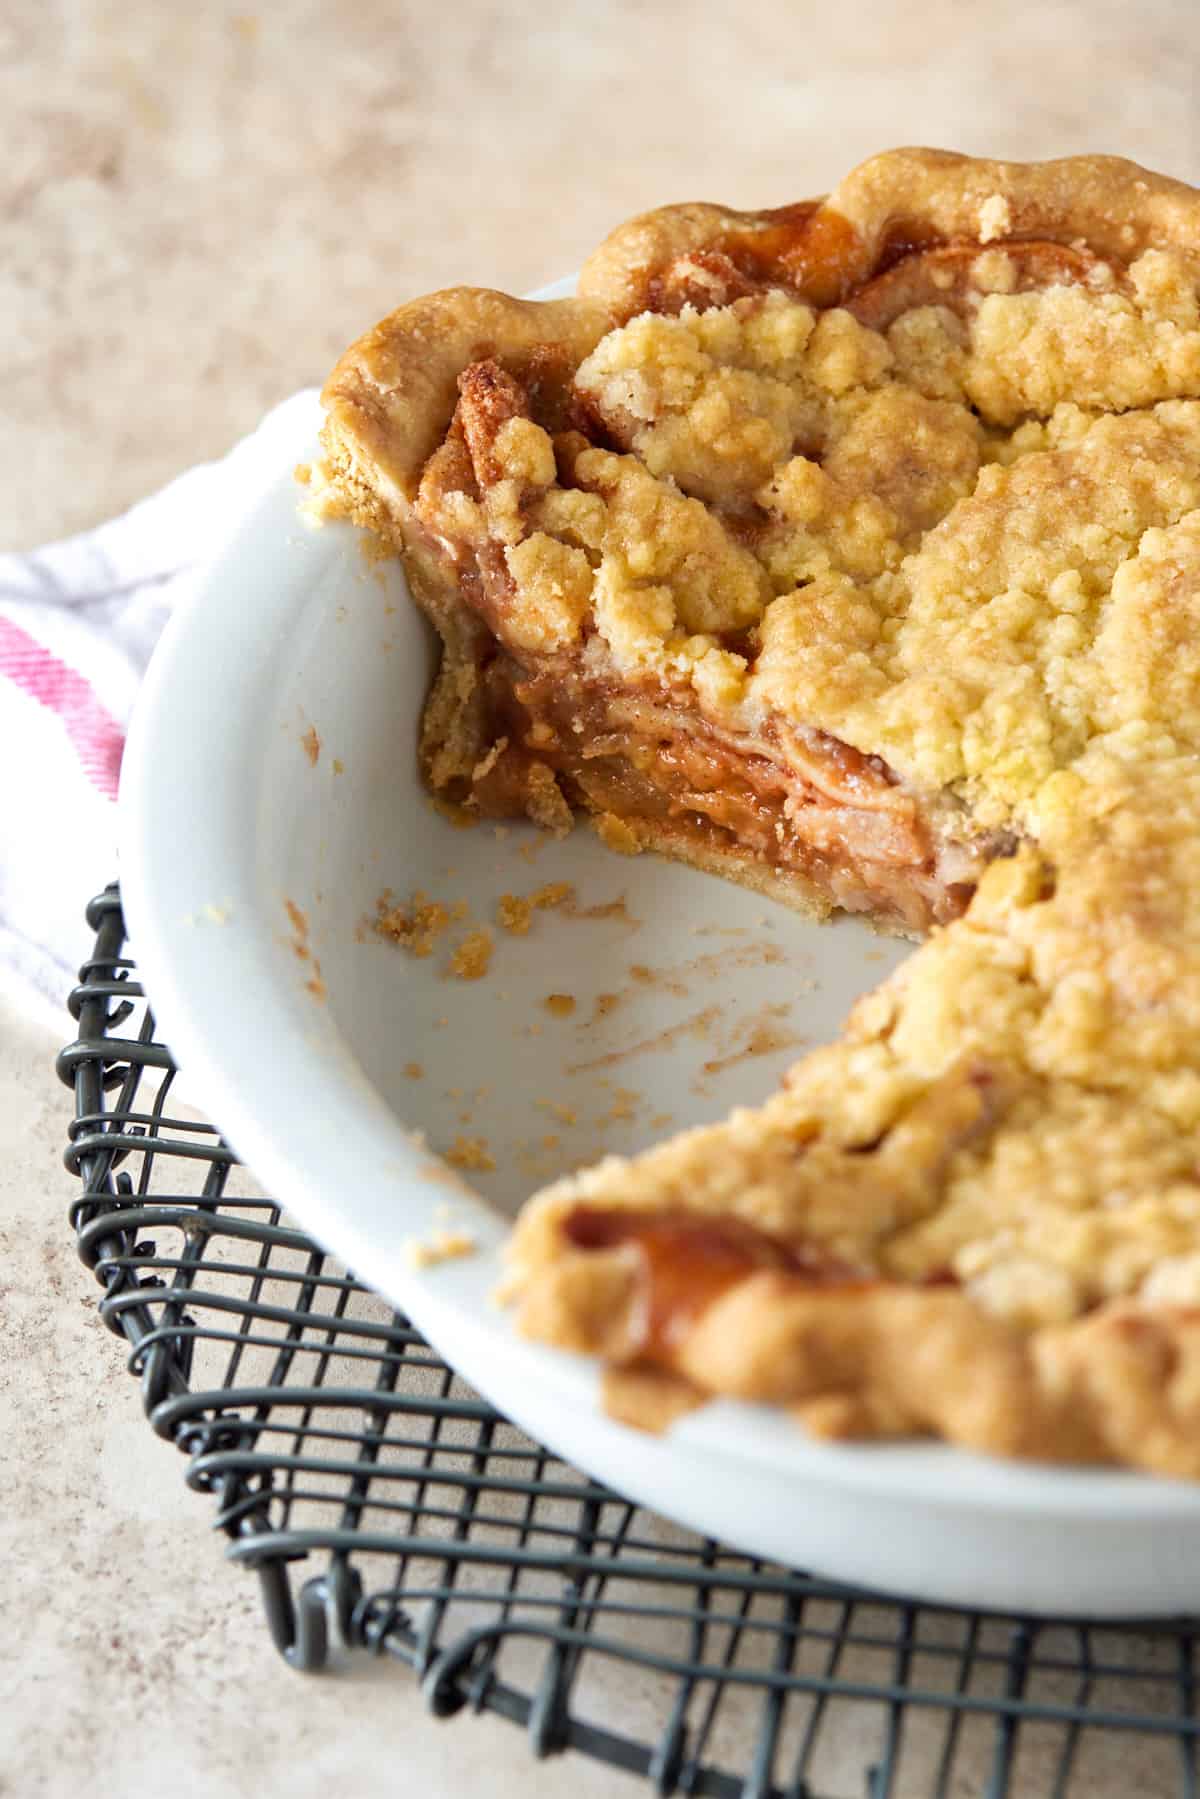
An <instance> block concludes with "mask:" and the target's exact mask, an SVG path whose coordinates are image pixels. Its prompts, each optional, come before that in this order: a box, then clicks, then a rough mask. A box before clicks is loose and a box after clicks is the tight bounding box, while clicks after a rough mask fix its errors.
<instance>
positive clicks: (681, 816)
mask: <svg viewBox="0 0 1200 1799" xmlns="http://www.w3.org/2000/svg"><path fill="white" fill-rule="evenodd" d="M324 403H325V408H326V415H327V416H326V425H325V433H324V443H325V452H326V456H325V462H324V465H323V471H322V479H323V482H324V489H323V492H324V496H325V500H326V503H327V504H329V505H332V506H334V507H336V508H340V509H341V510H343V511H345V512H347V513H348V514H349V515H350V516H352V517H353V518H354V519H356V520H357V521H358V522H360V523H361V524H363V525H365V526H367V527H368V528H369V529H370V530H371V531H373V532H374V533H376V534H377V535H378V537H380V538H381V539H382V540H383V541H384V543H385V544H386V545H387V546H389V547H393V548H395V549H396V550H397V551H399V553H400V554H401V555H402V556H403V558H404V563H405V567H406V570H407V574H408V578H409V583H410V586H411V589H412V592H413V594H414V596H415V597H416V599H417V601H418V602H419V604H420V605H421V606H422V607H423V608H424V610H425V611H426V612H427V613H428V615H429V617H430V618H431V619H432V620H433V623H434V624H435V626H436V627H437V630H438V632H439V633H440V635H441V639H442V643H443V646H444V649H443V655H442V660H441V668H440V673H439V674H438V677H437V680H436V683H435V685H434V688H433V691H432V693H431V695H430V698H429V702H428V706H427V708H426V712H425V716H424V721H423V727H422V735H421V750H420V753H421V758H422V765H423V768H424V772H425V775H426V778H427V780H428V782H429V784H430V786H431V787H432V788H433V790H434V791H435V792H436V793H437V794H439V795H441V796H443V797H444V798H445V799H447V800H449V801H452V802H454V803H456V804H459V805H463V806H467V807H469V808H471V809H473V810H476V811H478V812H480V813H482V814H485V815H489V816H493V817H503V816H508V815H516V814H525V815H528V816H529V817H530V818H532V819H534V820H536V821H537V822H538V823H539V824H541V825H543V826H546V827H548V828H549V829H551V830H566V829H567V828H568V827H569V826H570V825H571V823H572V820H573V819H574V818H575V817H576V815H579V814H584V815H589V816H590V817H591V818H592V820H593V821H594V823H595V824H596V827H597V829H598V830H599V831H600V833H601V835H602V837H604V839H605V840H606V841H607V842H609V843H610V844H611V845H612V846H613V847H614V848H617V849H623V850H625V851H627V852H631V853H632V852H637V851H639V850H643V849H645V850H654V851H659V852H662V853H665V854H667V855H670V856H675V857H679V858H682V859H683V860H685V861H687V862H691V863H693V864H695V865H697V866H699V867H701V868H704V869H708V870H712V871H713V872H715V873H719V874H724V875H726V876H728V877H730V878H732V879H734V880H737V881H741V882H744V883H746V884H748V885H750V886H752V887H755V888H758V889H760V890H761V891H763V892H765V893H768V894H770V895H772V896H773V897H775V898H777V899H779V900H781V901H783V902H784V903H786V904H789V905H792V906H795V907H798V908H800V909H801V910H803V911H805V912H807V913H809V914H817V915H824V914H827V913H828V912H829V911H831V910H832V909H834V908H841V909H844V910H848V911H852V912H858V913H862V914H865V915H866V916H867V917H868V918H869V919H871V920H872V921H873V922H874V923H875V924H876V925H878V926H879V927H881V928H884V929H887V930H889V931H894V932H900V933H903V934H906V935H910V936H913V937H916V938H920V939H922V940H923V941H922V943H921V947H920V948H919V949H916V950H915V951H914V953H913V955H912V956H911V957H910V958H909V960H908V961H907V962H906V963H905V964H904V965H903V967H902V968H901V969H900V970H899V971H898V973H897V974H896V975H895V976H894V977H893V978H891V979H890V980H889V981H887V982H886V983H885V984H884V985H883V986H882V987H881V988H879V989H878V990H877V991H876V992H874V993H872V994H870V995H869V996H868V997H867V998H865V999H863V1000H862V1001H861V1002H860V1003H859V1004H858V1006H857V1007H856V1008H855V1009H854V1011H853V1013H852V1014H851V1017H850V1019H849V1020H848V1022H847V1024H846V1027H845V1030H844V1033H843V1035H842V1037H841V1038H840V1040H839V1041H838V1042H836V1043H834V1044H832V1045H830V1046H829V1047H827V1048H824V1049H821V1050H819V1051H817V1052H816V1053H815V1054H813V1055H810V1056H809V1057H807V1058H806V1059H805V1060H803V1061H801V1062H800V1063H799V1064H798V1065H797V1066H796V1067H794V1068H793V1069H792V1070H791V1071H790V1073H789V1075H788V1076H787V1078H786V1080H785V1082H784V1084H783V1087H782V1089H781V1090H780V1091H779V1092H778V1093H777V1094H775V1095H774V1096H773V1097H771V1098H770V1099H769V1100H768V1101H767V1102H766V1104H765V1105H764V1106H763V1107H762V1108H761V1109H759V1110H757V1111H740V1112H737V1113H735V1114H734V1115H733V1116H732V1117H731V1118H729V1119H728V1120H726V1121H725V1122H724V1123H721V1124H717V1125H714V1126H712V1127H709V1128H705V1129H702V1130H698V1131H692V1132H689V1133H687V1134H685V1135H683V1136H680V1137H677V1138H675V1139H674V1140H672V1141H669V1142H666V1143H664V1144H662V1145H661V1146H659V1147H658V1148H655V1149H653V1150H650V1151H649V1152H647V1153H646V1154H644V1155H641V1156H638V1157H635V1158H632V1159H620V1158H609V1159H607V1160H605V1161H603V1162H601V1163H599V1164H598V1165H597V1166H595V1167H594V1168H592V1169H590V1170H588V1171H586V1172H584V1173H582V1174H579V1175H577V1176H573V1177H571V1178H569V1179H567V1180H563V1181H561V1182H559V1183H557V1184H556V1185H555V1186H553V1187H551V1188H549V1189H548V1190H546V1191H544V1192H543V1193H541V1194H539V1195H537V1196H536V1197H535V1198H534V1199H532V1200H531V1201H530V1202H529V1203H528V1205H527V1206H526V1208H525V1210H524V1212H523V1214H522V1216H521V1218H520V1220H519V1222H518V1225H517V1228H516V1232H515V1236H514V1240H513V1247H512V1257H513V1270H514V1288H515V1291H516V1294H517V1297H518V1303H519V1306H520V1318H521V1323H522V1327H523V1328H524V1329H525V1330H526V1331H528V1332H529V1333H531V1334H532V1335H534V1336H535V1337H538V1338H540V1339H543V1340H545V1341H546V1342H548V1343H552V1344H558V1345H563V1346H566V1347H569V1348H571V1349H576V1350H584V1351H589V1352H593V1353H596V1354H598V1355H600V1356H601V1357H603V1358H604V1359H605V1361H606V1362H607V1364H608V1365H609V1367H610V1368H611V1369H612V1370H613V1378H612V1381H611V1400H612V1404H613V1405H614V1407H615V1408H616V1409H617V1410H618V1411H619V1412H620V1413H621V1414H622V1415H624V1416H628V1417H632V1418H634V1419H635V1420H637V1421H640V1422H652V1421H655V1420H662V1419H664V1418H667V1417H669V1416H670V1415H672V1414H673V1413H674V1412H675V1411H677V1410H679V1409H680V1408H683V1407H686V1406H688V1405H691V1404H694V1403H699V1402H700V1401H702V1400H703V1399H704V1398H706V1397H707V1396H710V1395H714V1394H723V1395H734V1396H739V1397H743V1398H750V1399H755V1400H765V1401H770V1402H773V1403H776V1404H778V1405H780V1406H784V1407H786V1408H788V1409H789V1411H790V1412H791V1413H793V1414H794V1415H795V1416H796V1417H798V1418H799V1419H800V1420H802V1421H803V1423H804V1424H805V1425H806V1426H807V1427H808V1428H809V1429H810V1430H811V1431H813V1432H815V1433H817V1434H819V1435H823V1436H826V1437H892V1436H902V1435H911V1434H931V1435H935V1436H940V1437H943V1438H945V1439H947V1440H949V1441H952V1442H954V1443H958V1444H962V1445H965V1446H969V1447H972V1448H975V1449H979V1450H984V1451H990V1452H993V1453H998V1454H1004V1455H1011V1456H1025V1457H1039V1458H1047V1459H1054V1460H1060V1461H1061V1460H1065V1461H1071V1462H1115V1463H1125V1464H1130V1465H1134V1466H1137V1467H1140V1468H1144V1469H1149V1470H1153V1471H1155V1472H1159V1473H1163V1474H1169V1475H1178V1476H1186V1477H1190V1478H1200V1155H1198V1142H1197V1126H1198V1124H1200V757H1198V751H1200V193H1198V192H1196V191H1195V190H1193V189H1192V188H1190V187H1187V186H1185V185H1184V184H1182V183H1180V182H1178V181H1172V180H1168V179H1166V178H1165V177H1163V176H1159V175H1155V174H1151V173H1149V172H1148V171H1146V170H1144V169H1141V168H1138V167H1137V166H1136V165H1134V164H1132V163H1128V162H1124V161H1121V160H1119V159H1116V158H1111V157H1078V158H1070V159H1066V160H1063V161H1059V162H1052V163H1043V164H1020V163H1000V162H985V161H976V160H972V159H970V158H966V157H961V156H954V155H950V154H947V153H942V152H934V151H928V150H902V151H895V152H892V153H890V154H886V155H883V156H879V157H876V158H874V159H873V160H871V161H869V162H867V163H865V164H863V165H862V166H861V167H860V168H858V169H856V170H855V171H854V172H853V173H851V174H850V175H849V176H847V177H846V179H845V180H844V181H843V182H842V183H841V184H840V185H839V186H838V187H837V188H836V189H835V190H834V192H833V193H832V194H830V195H829V196H828V197H827V198H826V199H824V200H820V201H805V202H802V203H800V204H797V205H792V206H786V207H782V208H777V209H775V210H772V211H768V212H762V213H747V212H737V211H732V210H729V209H727V208H723V207H719V206H711V205H685V206H673V207H667V208H664V209H662V210H659V211H656V212H652V213H649V214H647V215H645V216H644V217H642V218H639V219H636V220H634V221H632V222H631V223H630V224H627V225H625V226H623V227H621V228H620V229H618V230H617V231H616V232H615V233H614V234H613V235H612V236H611V237H610V238H609V239H608V240H607V242H606V243H605V244H603V245H602V246H601V248H600V249H599V250H598V251H597V252H596V254H595V255H594V256H593V257H592V258H591V259H590V260H589V262H588V263H587V265H586V266H585V268H584V270H583V272H582V275H581V277H580V280H579V285H578V294H577V297H575V298H572V299H569V300H562V301H557V302H549V303H536V302H529V301H521V300H515V299H510V298H508V297H506V296H504V295H501V294H497V293H493V292H490V291H485V290H480V289H471V288H456V289H451V290H449V291H448V292H444V293H440V294H435V295H433V296H432V297H430V298H428V299H424V300H420V301H417V302H415V303H414V304H411V305H407V306H404V307H402V308H401V309H400V310H399V311H398V312H396V313H393V314H392V315H391V317H390V318H388V319H385V320H384V321H383V323H382V324H380V325H378V326H377V327H376V328H375V329H374V330H373V331H372V332H370V333H368V335H367V336H366V337H364V338H363V339H361V340H360V341H359V342H358V343H357V344H355V345H354V346H353V347H352V348H351V349H350V350H349V351H348V352H347V353H346V355H345V356H344V357H343V358H342V360H341V362H340V363H339V364H338V366H337V368H336V369H335V370H334V372H333V374H332V376H331V377H330V380H329V382H328V384H327V386H326V389H325V394H324Z"/></svg>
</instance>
